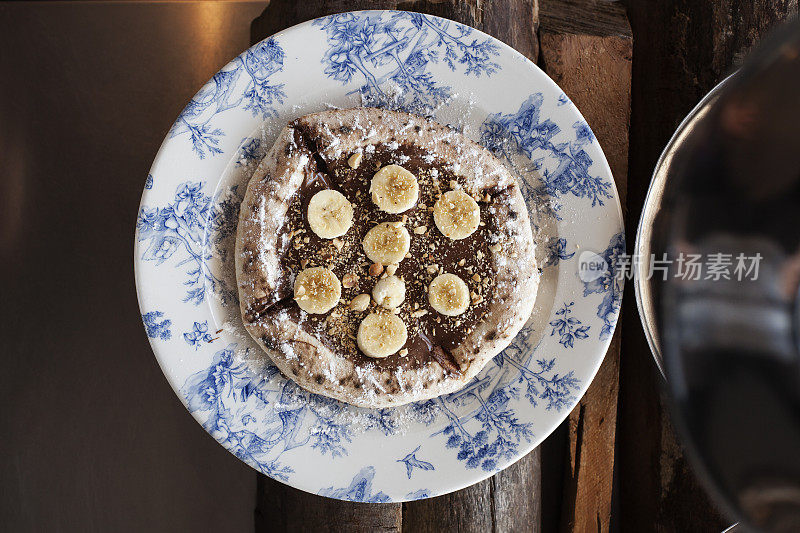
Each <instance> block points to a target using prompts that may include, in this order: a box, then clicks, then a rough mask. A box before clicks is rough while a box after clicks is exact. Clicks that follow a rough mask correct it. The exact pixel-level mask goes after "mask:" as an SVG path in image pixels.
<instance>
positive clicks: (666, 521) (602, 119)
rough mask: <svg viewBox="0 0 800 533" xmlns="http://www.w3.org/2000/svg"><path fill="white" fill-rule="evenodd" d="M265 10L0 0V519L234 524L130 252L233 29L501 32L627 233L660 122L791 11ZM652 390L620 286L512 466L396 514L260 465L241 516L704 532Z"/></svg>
mask: <svg viewBox="0 0 800 533" xmlns="http://www.w3.org/2000/svg"><path fill="white" fill-rule="evenodd" d="M266 4H267V2H266V1H264V2H236V1H231V2H33V3H19V2H17V3H13V4H12V3H0V45H2V50H3V53H2V54H0V66H2V69H0V70H2V72H4V73H5V74H6V76H5V78H3V79H2V81H1V82H0V95H2V98H0V161H2V165H0V256H2V259H3V260H2V261H0V274H2V279H3V280H4V281H6V283H5V284H4V286H3V289H2V291H0V294H2V300H3V303H4V304H5V305H4V306H3V307H2V310H0V324H3V326H4V329H3V330H2V331H3V333H4V334H3V335H0V353H2V354H3V355H4V356H5V357H4V360H3V371H2V372H0V401H2V404H3V406H4V409H3V411H2V412H3V414H2V416H0V422H2V427H3V430H4V433H3V439H2V443H3V445H4V446H0V448H1V449H2V450H3V452H4V453H2V454H0V477H1V478H2V479H3V481H4V482H5V483H4V484H3V497H2V498H0V520H2V522H1V523H2V524H3V528H2V529H3V530H9V531H193V530H201V531H204V530H210V531H248V530H250V529H252V526H253V515H252V514H251V513H252V508H253V493H254V492H255V490H256V475H255V473H254V472H253V471H252V470H251V469H250V468H249V467H247V466H246V465H245V464H244V463H242V462H240V461H239V460H238V459H237V458H235V457H234V456H233V455H231V454H229V453H228V452H227V451H226V450H224V449H223V448H222V447H220V446H219V445H218V444H217V443H216V442H215V441H214V440H213V439H212V438H211V437H210V436H209V435H207V434H205V432H204V431H203V429H202V428H201V427H200V426H199V425H197V424H196V423H195V421H194V420H193V419H192V418H191V417H190V416H189V415H188V414H187V413H186V410H185V409H184V407H183V406H182V405H181V404H180V402H179V401H178V400H177V398H176V397H175V395H174V393H173V391H172V390H171V389H170V387H169V386H168V384H167V383H166V381H165V380H164V377H163V374H162V373H161V371H160V370H159V368H158V366H157V364H156V363H155V360H154V359H153V356H152V351H151V349H150V347H149V346H148V344H147V340H146V338H145V336H144V335H143V332H142V327H141V322H140V315H139V309H138V306H137V303H136V295H135V292H134V289H133V279H132V277H133V276H132V271H131V270H132V269H131V255H130V254H131V244H132V241H131V239H132V238H133V236H132V231H131V230H132V224H133V219H134V216H133V213H135V212H136V211H137V206H138V204H139V198H140V195H141V187H142V181H143V179H144V177H145V176H146V175H147V169H148V168H149V166H150V164H151V162H152V158H153V155H154V154H155V153H156V151H157V149H158V146H159V145H160V143H161V141H162V140H163V138H164V135H165V134H166V133H167V131H168V130H169V127H170V124H171V123H172V121H173V120H174V117H175V116H176V115H177V114H178V113H179V112H180V110H181V109H182V108H183V106H184V105H185V103H186V101H187V100H188V99H189V98H190V97H191V95H192V94H194V92H195V91H196V90H197V88H198V87H200V85H201V84H202V83H203V82H205V81H206V80H207V79H209V77H210V76H211V75H212V74H213V73H214V72H216V71H217V69H219V68H220V67H221V66H222V65H224V64H225V63H226V62H227V61H228V60H229V59H230V58H231V57H233V56H234V55H235V54H237V53H239V52H240V51H241V50H242V49H244V48H245V47H246V46H247V42H248V38H247V37H248V34H249V33H252V35H251V36H250V37H251V38H252V40H259V39H261V38H262V37H264V36H266V35H269V34H271V33H274V32H275V31H278V30H280V29H282V28H284V27H287V26H290V25H292V24H295V23H298V22H301V21H303V20H306V19H309V18H312V17H315V16H318V15H322V14H325V13H331V12H335V11H345V10H348V9H358V8H364V7H371V8H385V7H398V8H402V9H415V10H419V11H424V12H428V13H434V14H439V15H443V16H447V17H450V18H454V19H456V20H459V21H461V22H465V23H468V24H470V25H473V26H475V27H477V28H480V29H482V30H484V31H487V32H489V33H491V34H493V35H495V36H497V37H499V38H500V39H502V40H504V41H506V42H508V43H509V44H511V45H512V46H514V47H516V48H517V49H518V50H520V51H521V52H523V53H524V54H526V55H527V56H528V57H530V58H531V59H533V60H534V61H536V62H538V63H539V64H540V65H541V66H542V67H543V68H544V69H545V70H546V71H547V72H548V74H550V76H552V77H554V78H555V79H556V81H558V83H560V84H561V85H562V87H563V88H564V89H565V90H566V92H567V93H568V94H569V95H570V96H571V97H572V99H573V100H574V101H575V102H576V103H577V105H578V107H579V108H580V109H581V110H582V111H583V112H584V114H585V115H586V117H587V119H588V121H589V123H590V125H591V126H592V128H593V129H594V131H595V132H596V133H597V136H598V138H599V139H600V142H601V143H602V145H603V147H604V150H605V152H606V155H607V156H608V158H609V161H610V162H611V166H612V170H613V171H614V174H615V178H616V182H617V186H618V188H619V189H620V194H622V195H626V197H625V196H623V198H625V205H624V207H625V212H626V219H627V231H628V244H629V247H630V246H632V243H633V238H634V234H635V230H636V224H637V222H638V217H639V213H640V211H641V207H642V202H643V199H644V195H645V192H646V189H647V186H648V184H649V180H650V175H651V172H652V169H653V166H654V165H655V162H656V159H657V158H658V155H659V154H660V152H661V150H662V149H663V147H664V146H665V144H666V142H667V140H668V139H669V137H670V136H671V134H672V132H673V131H674V130H675V128H676V127H677V125H678V123H679V122H680V120H681V119H682V118H683V117H684V116H685V115H686V113H687V112H688V111H689V110H690V109H691V108H692V107H693V106H694V104H695V103H696V102H697V101H698V100H699V99H700V98H701V97H702V95H703V94H705V92H706V91H708V90H709V89H710V88H711V87H712V86H713V85H714V84H715V83H716V82H717V81H718V80H720V79H721V78H722V77H723V76H724V75H725V74H727V73H728V72H729V69H730V68H731V67H732V66H733V65H735V64H736V62H737V61H738V60H739V58H741V56H742V55H743V53H745V52H746V51H747V50H748V49H749V48H750V46H751V45H752V44H753V43H754V42H755V41H756V40H757V39H758V37H759V36H760V35H762V34H763V32H764V30H765V29H766V28H768V27H770V26H771V25H773V24H774V23H775V22H777V21H779V20H781V19H784V18H786V17H787V16H789V15H790V14H794V13H796V11H797V0H646V1H645V0H624V1H623V2H611V1H605V0H595V1H592V0H581V1H580V2H579V1H578V0H573V1H566V0H539V2H538V4H537V2H536V1H535V0H469V1H464V2H456V1H455V0H416V1H399V0H397V1H373V2H370V1H367V0H356V1H344V0H331V1H327V2H322V1H320V0H272V2H271V3H270V5H269V6H268V7H266V9H265V5H266ZM623 5H624V8H623V7H622V6H623ZM262 11H263V13H262ZM626 11H627V16H628V19H627V20H626V18H625V14H626ZM259 13H261V15H260V16H258V15H259ZM257 16H258V18H257V19H256V20H255V21H253V19H254V18H255V17H257ZM628 20H629V21H630V24H628ZM251 23H252V26H251ZM631 29H632V31H631ZM250 30H252V32H251V31H250ZM632 35H633V38H632V37H631V36H632ZM87 80H90V83H87ZM628 116H630V122H629V123H628ZM628 140H630V144H628ZM628 148H630V150H628ZM626 189H627V193H626ZM8 280H11V283H9V282H8ZM18 280H19V281H18ZM32 281H35V282H32ZM109 295H113V303H114V305H113V307H111V308H110V307H109V301H110V300H109ZM41 302H47V304H48V308H47V314H46V319H47V320H46V325H47V327H46V328H45V329H42V327H41V324H42V305H41ZM659 388H660V377H659V375H658V374H657V373H656V371H655V369H654V365H653V364H652V362H651V358H650V353H649V349H648V347H647V344H646V342H645V339H644V337H643V334H642V330H641V326H640V323H639V317H638V315H637V312H636V306H635V302H634V301H633V291H632V290H631V287H628V288H627V290H626V293H625V298H624V302H623V305H622V318H621V321H620V325H619V326H618V329H617V333H616V336H615V338H614V341H613V343H612V348H611V350H610V351H609V354H608V356H607V358H606V361H605V363H604V365H603V367H602V369H601V371H600V373H599V374H598V376H597V378H596V380H595V381H594V382H593V384H592V386H591V388H590V389H589V392H588V393H587V394H586V396H585V397H584V398H583V400H582V401H581V402H580V404H579V405H578V406H576V408H575V411H574V412H573V413H572V414H571V416H570V417H569V419H568V420H567V421H565V422H564V424H562V426H561V427H560V428H559V429H557V430H556V431H555V432H554V433H553V434H552V435H551V436H550V437H549V438H548V439H547V440H546V441H545V442H544V443H543V444H542V445H541V446H540V447H539V448H538V449H537V450H535V451H534V452H532V453H531V454H530V455H529V456H528V457H526V458H524V459H522V460H521V461H520V462H518V463H517V464H516V465H514V466H512V467H510V468H509V469H507V470H505V471H504V472H501V473H500V474H498V475H496V476H494V477H493V478H491V479H489V480H487V481H485V482H482V483H479V484H477V485H475V486H473V487H470V488H468V489H464V490H462V491H459V492H457V493H454V494H450V495H445V496H441V497H438V498H434V499H431V500H426V501H421V502H413V503H408V504H403V505H393V504H389V505H364V504H350V503H346V502H339V501H334V500H329V499H326V498H321V497H317V496H312V495H308V494H305V493H302V492H299V491H296V490H294V489H290V488H288V487H286V486H284V485H281V484H279V483H276V482H273V481H272V480H270V479H268V478H265V477H263V476H261V477H259V478H258V481H257V491H258V496H257V504H256V513H255V526H256V529H257V530H258V531H281V530H292V531H328V530H331V531H347V530H351V531H358V530H362V531H373V530H398V529H401V528H402V529H403V530H405V531H410V532H416V531H453V530H463V531H490V530H492V531H494V530H496V531H548V532H549V531H567V530H570V531H579V532H583V531H609V530H612V531H624V532H628V531H633V532H642V531H644V532H646V531H665V532H671V531H676V532H684V531H720V530H721V529H723V528H724V527H725V526H727V525H728V521H726V520H724V519H723V518H722V517H720V516H719V514H718V513H717V512H716V511H715V506H714V504H713V502H711V501H710V499H709V498H708V496H707V495H706V492H705V491H704V490H703V488H702V487H701V486H700V485H699V484H698V483H697V480H696V479H695V477H694V475H693V473H692V470H691V469H690V468H689V466H688V464H687V462H686V460H685V459H684V457H683V454H682V452H681V449H680V446H679V445H678V443H677V441H676V438H675V436H674V434H673V431H672V429H671V426H670V423H669V419H668V416H667V413H666V411H665V409H664V407H663V403H662V402H661V400H660V397H659Z"/></svg>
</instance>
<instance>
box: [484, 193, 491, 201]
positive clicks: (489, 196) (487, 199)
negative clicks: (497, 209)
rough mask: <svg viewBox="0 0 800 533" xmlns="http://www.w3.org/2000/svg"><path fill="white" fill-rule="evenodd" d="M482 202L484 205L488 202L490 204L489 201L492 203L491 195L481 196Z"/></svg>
mask: <svg viewBox="0 0 800 533" xmlns="http://www.w3.org/2000/svg"><path fill="white" fill-rule="evenodd" d="M483 201H484V202H486V203H487V204H488V203H489V202H491V201H492V195H491V194H489V193H488V192H487V193H486V194H485V195H484V196H483Z"/></svg>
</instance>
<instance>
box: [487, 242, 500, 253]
mask: <svg viewBox="0 0 800 533" xmlns="http://www.w3.org/2000/svg"><path fill="white" fill-rule="evenodd" d="M502 249H503V247H502V246H501V245H500V243H499V242H498V243H497V244H493V245H491V246H490V247H489V250H491V251H492V252H494V253H496V254H498V253H500V250H502Z"/></svg>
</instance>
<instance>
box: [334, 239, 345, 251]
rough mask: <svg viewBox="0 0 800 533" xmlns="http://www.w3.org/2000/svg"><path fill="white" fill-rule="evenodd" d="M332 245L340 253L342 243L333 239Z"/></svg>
mask: <svg viewBox="0 0 800 533" xmlns="http://www.w3.org/2000/svg"><path fill="white" fill-rule="evenodd" d="M333 245H334V246H335V247H336V249H337V250H339V251H340V252H341V251H342V247H343V246H344V242H342V240H341V239H333Z"/></svg>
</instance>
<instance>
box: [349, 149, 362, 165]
mask: <svg viewBox="0 0 800 533" xmlns="http://www.w3.org/2000/svg"><path fill="white" fill-rule="evenodd" d="M363 158H364V156H363V155H361V152H356V153H354V154H353V155H351V156H350V157H349V158H348V159H347V166H349V167H350V168H358V167H359V165H361V160H362V159H363Z"/></svg>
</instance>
